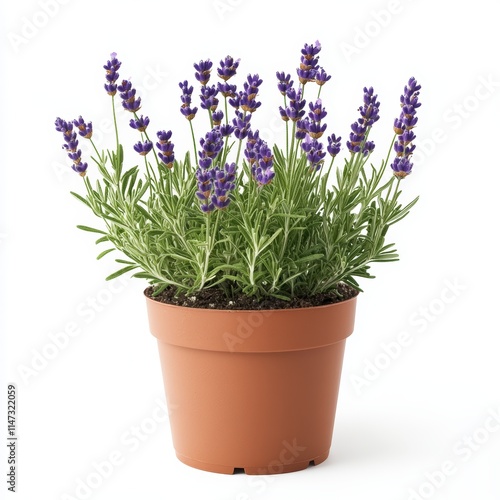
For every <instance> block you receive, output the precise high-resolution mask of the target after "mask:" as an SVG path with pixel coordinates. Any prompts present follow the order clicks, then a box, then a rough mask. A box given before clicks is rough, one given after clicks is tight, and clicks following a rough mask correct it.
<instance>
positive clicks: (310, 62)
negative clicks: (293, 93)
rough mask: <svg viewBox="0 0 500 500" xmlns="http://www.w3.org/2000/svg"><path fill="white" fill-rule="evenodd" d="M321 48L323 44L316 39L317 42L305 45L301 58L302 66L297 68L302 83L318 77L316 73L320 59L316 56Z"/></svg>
mask: <svg viewBox="0 0 500 500" xmlns="http://www.w3.org/2000/svg"><path fill="white" fill-rule="evenodd" d="M320 50H321V44H320V43H319V42H318V41H316V43H315V44H314V45H313V44H310V45H308V44H307V43H306V44H305V45H304V48H303V49H302V50H301V53H302V56H301V58H300V67H299V68H297V75H298V77H299V81H300V83H302V84H303V85H305V84H306V83H307V82H313V81H314V80H315V78H316V73H317V71H318V69H319V68H318V60H319V58H318V57H316V56H317V55H318V54H319V52H320Z"/></svg>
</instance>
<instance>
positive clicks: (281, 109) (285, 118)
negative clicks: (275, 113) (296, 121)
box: [278, 106, 290, 122]
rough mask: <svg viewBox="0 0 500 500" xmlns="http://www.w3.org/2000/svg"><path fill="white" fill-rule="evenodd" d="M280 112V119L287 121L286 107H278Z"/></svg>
mask: <svg viewBox="0 0 500 500" xmlns="http://www.w3.org/2000/svg"><path fill="white" fill-rule="evenodd" d="M278 109H279V112H280V116H281V119H282V120H283V121H285V122H287V121H289V120H290V118H288V115H287V114H286V109H283V108H282V107H281V106H280V107H279V108H278Z"/></svg>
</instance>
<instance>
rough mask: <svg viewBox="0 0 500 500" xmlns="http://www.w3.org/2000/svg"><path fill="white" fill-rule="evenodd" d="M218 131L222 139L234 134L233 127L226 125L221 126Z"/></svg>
mask: <svg viewBox="0 0 500 500" xmlns="http://www.w3.org/2000/svg"><path fill="white" fill-rule="evenodd" d="M219 130H220V134H221V135H222V137H229V136H230V135H231V134H232V133H233V132H234V127H233V126H232V125H230V124H229V123H228V124H227V125H221V126H220V128H219Z"/></svg>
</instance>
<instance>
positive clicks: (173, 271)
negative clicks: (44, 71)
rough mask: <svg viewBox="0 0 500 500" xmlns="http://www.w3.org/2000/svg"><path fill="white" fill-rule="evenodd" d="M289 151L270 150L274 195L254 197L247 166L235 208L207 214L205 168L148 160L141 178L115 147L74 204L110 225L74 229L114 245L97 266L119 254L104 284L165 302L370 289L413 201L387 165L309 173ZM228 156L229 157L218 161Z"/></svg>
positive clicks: (353, 158)
mask: <svg viewBox="0 0 500 500" xmlns="http://www.w3.org/2000/svg"><path fill="white" fill-rule="evenodd" d="M115 123H116V120H115ZM287 126H288V124H287ZM291 136H292V138H293V135H291ZM117 138H118V134H117ZM234 146H235V148H236V147H237V146H239V144H235V145H234ZM289 146H290V147H289V148H287V151H291V152H292V153H291V154H290V155H289V157H287V156H286V153H284V152H283V151H282V150H280V149H279V148H278V147H276V146H275V147H274V169H275V172H276V175H275V177H274V179H273V181H272V182H271V183H270V184H269V185H265V186H258V185H257V183H256V182H255V180H254V179H253V177H252V175H251V173H250V171H249V166H248V165H247V164H246V162H239V163H240V164H239V165H238V177H237V182H236V188H235V190H234V191H233V193H232V195H231V196H232V200H231V203H230V204H229V206H228V207H227V208H226V209H224V210H215V211H214V212H211V213H209V214H205V213H203V212H202V211H201V210H200V208H199V203H198V200H197V199H196V197H195V192H196V190H197V183H196V177H195V171H196V168H197V167H196V164H194V162H193V161H192V158H191V157H190V155H189V154H186V156H185V158H184V160H183V161H176V162H175V164H174V166H173V168H171V169H166V168H165V167H164V166H163V165H162V164H161V163H158V164H157V165H154V166H153V165H152V164H151V163H149V162H148V161H147V160H146V168H145V170H144V172H142V171H141V168H140V167H139V166H133V167H131V168H128V169H126V168H125V167H124V161H123V159H124V155H123V148H122V146H121V145H120V144H119V143H118V142H117V147H116V149H115V150H114V151H108V152H107V153H105V152H102V153H99V152H98V151H97V150H96V157H95V158H94V160H95V162H96V164H97V166H98V170H99V172H100V174H101V177H102V178H101V179H99V180H95V181H94V182H93V183H92V182H91V181H90V179H89V177H88V176H85V177H84V183H85V187H86V194H85V195H84V196H82V195H80V194H77V193H72V194H73V195H74V196H76V197H77V198H78V199H79V200H81V201H82V202H84V203H85V204H86V205H87V206H88V207H89V208H90V209H91V210H92V211H93V213H94V214H95V215H96V216H97V217H98V218H100V219H101V220H102V221H103V222H104V225H103V226H102V228H101V229H95V228H91V227H88V226H78V227H79V228H80V229H83V230H86V231H91V232H95V233H98V234H99V236H100V237H99V239H98V240H97V243H99V244H101V243H102V244H105V245H106V249H105V250H104V251H102V253H100V254H99V255H98V259H100V258H101V257H103V256H105V255H107V254H108V253H110V252H113V251H114V250H119V251H120V252H121V254H122V255H120V258H117V259H116V262H117V263H119V264H121V267H120V269H119V270H118V271H116V272H115V273H113V274H112V275H111V276H109V277H108V278H107V279H112V278H115V277H117V276H120V275H121V274H123V273H126V272H133V276H134V277H138V278H144V279H145V280H147V281H148V282H149V283H150V284H151V285H154V286H155V287H156V290H157V291H158V292H159V291H161V290H163V289H164V288H165V287H167V286H172V287H175V289H176V290H177V291H178V292H185V293H188V294H190V293H195V292H196V291H197V290H201V289H204V288H210V287H217V288H219V289H222V290H224V292H225V293H226V294H227V295H228V296H233V295H235V294H246V295H249V296H255V297H257V298H260V297H265V296H273V297H278V298H282V299H289V298H290V297H294V296H312V295H314V294H317V293H321V292H331V291H334V290H335V289H336V288H337V286H338V284H339V283H342V282H343V283H347V284H349V285H351V286H353V287H354V288H356V289H359V285H358V281H357V280H358V278H372V277H373V276H372V275H371V274H370V264H371V263H372V262H390V261H395V260H397V259H398V255H397V253H396V250H395V248H394V245H393V244H392V243H387V241H386V237H387V233H388V229H389V228H390V226H392V225H393V224H395V223H396V222H398V221H400V220H401V219H403V218H404V217H405V216H406V215H407V214H408V212H409V210H410V208H411V207H412V206H413V205H414V204H415V203H416V201H417V199H414V200H413V201H411V202H410V203H408V204H406V205H402V204H401V203H400V201H399V198H400V194H401V191H400V179H399V178H397V177H394V176H392V175H391V174H390V172H388V170H390V168H388V167H387V165H388V158H389V155H388V156H387V158H385V159H384V160H382V161H381V162H380V164H379V165H378V166H376V167H375V166H373V165H371V164H369V163H368V158H369V157H367V156H364V155H363V154H362V153H356V154H351V155H350V157H349V159H347V160H345V161H344V164H343V165H340V166H339V167H337V168H333V167H332V164H333V161H332V164H330V166H329V168H326V167H324V168H323V169H322V170H320V171H319V172H312V171H311V169H310V168H309V166H308V164H307V159H306V155H305V153H303V152H302V151H301V149H300V148H298V147H297V145H296V143H295V141H294V140H293V139H292V143H291V145H289ZM391 148H392V145H391ZM229 153H230V145H229V146H228V147H226V148H224V150H223V151H221V153H220V154H219V158H218V161H223V160H224V161H225V160H226V158H227V156H228V154H229ZM389 154H390V152H389ZM216 161H217V160H216Z"/></svg>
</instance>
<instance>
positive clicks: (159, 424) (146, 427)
mask: <svg viewBox="0 0 500 500" xmlns="http://www.w3.org/2000/svg"><path fill="white" fill-rule="evenodd" d="M176 408H177V405H176V404H167V403H166V402H165V401H164V399H163V398H160V397H158V398H156V399H155V406H154V408H153V410H152V411H151V412H150V413H149V414H148V415H147V416H146V417H144V418H143V419H142V420H141V421H140V422H138V423H136V424H133V425H131V426H130V427H129V428H127V429H126V430H124V431H123V432H122V433H121V434H120V437H119V443H118V444H117V445H116V447H114V448H113V449H112V450H110V451H108V452H107V453H105V454H104V457H102V456H101V458H99V459H97V460H92V461H91V462H90V465H89V467H88V469H87V471H86V472H84V473H82V474H81V475H80V476H78V477H76V478H75V479H74V481H73V482H74V486H73V489H72V491H71V493H63V494H61V496H60V500H87V499H89V498H91V497H92V495H93V494H94V492H95V491H96V490H98V489H99V488H101V487H102V485H103V484H104V483H105V482H106V481H108V480H109V479H110V478H111V477H112V476H113V474H115V472H116V471H117V470H118V469H120V468H121V467H122V466H123V465H124V464H125V463H126V462H127V460H129V459H130V456H131V455H132V454H134V453H135V452H136V451H137V450H139V448H140V447H141V445H142V444H143V443H145V442H147V441H148V440H149V439H150V437H151V436H152V435H153V434H155V433H156V432H157V431H158V430H159V429H161V428H163V426H164V425H165V424H166V422H168V419H169V416H170V415H171V414H172V412H173V411H175V410H176Z"/></svg>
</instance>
